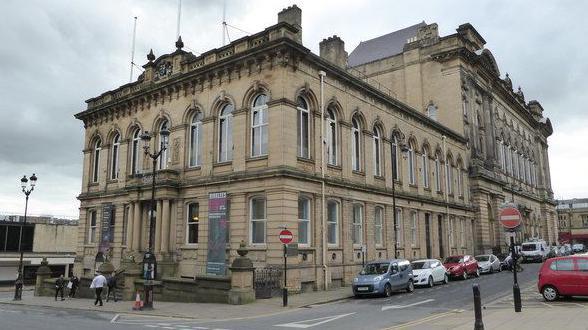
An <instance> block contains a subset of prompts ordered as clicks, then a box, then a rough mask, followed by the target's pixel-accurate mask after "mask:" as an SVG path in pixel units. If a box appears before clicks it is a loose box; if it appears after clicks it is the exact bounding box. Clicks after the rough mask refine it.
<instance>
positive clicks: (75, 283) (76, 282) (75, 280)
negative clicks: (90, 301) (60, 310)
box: [69, 275, 80, 298]
mask: <svg viewBox="0 0 588 330" xmlns="http://www.w3.org/2000/svg"><path fill="white" fill-rule="evenodd" d="M69 281H70V282H71V288H70V289H69V297H70V298H75V296H76V291H77V290H78V286H79V285H80V279H79V278H78V277H77V276H75V275H74V276H72V277H71V279H70V280H69Z"/></svg>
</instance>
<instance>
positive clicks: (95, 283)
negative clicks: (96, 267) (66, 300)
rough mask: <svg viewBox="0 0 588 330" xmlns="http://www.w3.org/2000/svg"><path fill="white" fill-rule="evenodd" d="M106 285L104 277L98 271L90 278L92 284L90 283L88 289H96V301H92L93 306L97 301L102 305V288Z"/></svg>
mask: <svg viewBox="0 0 588 330" xmlns="http://www.w3.org/2000/svg"><path fill="white" fill-rule="evenodd" d="M105 286H106V277H104V275H102V274H100V273H96V276H94V279H93V280H92V284H90V289H95V290H96V301H94V306H95V305H96V304H97V303H100V306H102V305H103V304H102V289H103V288H104V287H105Z"/></svg>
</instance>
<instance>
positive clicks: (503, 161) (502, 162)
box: [498, 140, 506, 173]
mask: <svg viewBox="0 0 588 330" xmlns="http://www.w3.org/2000/svg"><path fill="white" fill-rule="evenodd" d="M498 158H500V165H501V167H502V171H503V172H505V173H506V159H505V154H504V141H502V140H500V144H498Z"/></svg>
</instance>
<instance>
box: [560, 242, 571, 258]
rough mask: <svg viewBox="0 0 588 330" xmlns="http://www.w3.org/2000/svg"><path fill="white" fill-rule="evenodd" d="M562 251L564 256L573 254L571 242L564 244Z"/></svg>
mask: <svg viewBox="0 0 588 330" xmlns="http://www.w3.org/2000/svg"><path fill="white" fill-rule="evenodd" d="M561 248H562V251H561V255H562V256H569V255H571V254H572V246H571V245H570V244H564V245H562V246H561Z"/></svg>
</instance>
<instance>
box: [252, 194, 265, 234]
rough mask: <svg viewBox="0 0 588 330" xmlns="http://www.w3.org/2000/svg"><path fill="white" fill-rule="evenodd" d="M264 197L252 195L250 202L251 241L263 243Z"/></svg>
mask: <svg viewBox="0 0 588 330" xmlns="http://www.w3.org/2000/svg"><path fill="white" fill-rule="evenodd" d="M265 204H266V200H265V197H253V198H251V202H250V212H249V214H250V220H251V243H252V244H265V224H266V220H267V219H266V205H265Z"/></svg>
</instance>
